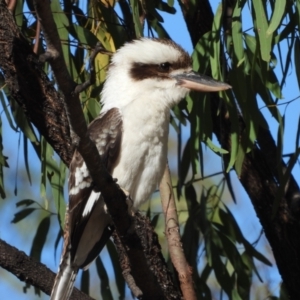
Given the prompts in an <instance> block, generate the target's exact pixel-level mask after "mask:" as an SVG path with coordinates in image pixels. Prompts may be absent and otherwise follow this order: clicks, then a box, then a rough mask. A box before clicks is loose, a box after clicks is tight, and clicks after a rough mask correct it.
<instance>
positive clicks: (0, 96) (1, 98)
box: [0, 90, 18, 132]
mask: <svg viewBox="0 0 300 300" xmlns="http://www.w3.org/2000/svg"><path fill="white" fill-rule="evenodd" d="M4 93H6V94H7V93H8V90H5V92H3V91H2V93H0V101H1V104H2V108H3V110H4V113H5V116H6V119H7V121H8V124H9V126H10V128H11V129H12V130H14V131H16V132H17V131H18V127H17V126H16V125H15V124H14V122H13V119H12V116H11V113H10V112H9V110H8V108H7V107H8V104H6V102H5V97H4V95H5V94H4Z"/></svg>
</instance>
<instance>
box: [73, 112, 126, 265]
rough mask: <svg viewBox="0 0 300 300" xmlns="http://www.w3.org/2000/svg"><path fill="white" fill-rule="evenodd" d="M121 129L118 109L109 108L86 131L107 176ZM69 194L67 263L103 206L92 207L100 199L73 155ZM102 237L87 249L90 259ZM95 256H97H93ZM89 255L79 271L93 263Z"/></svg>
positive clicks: (81, 163) (78, 158) (115, 157)
mask: <svg viewBox="0 0 300 300" xmlns="http://www.w3.org/2000/svg"><path fill="white" fill-rule="evenodd" d="M122 125H123V124H122V116H121V113H120V111H119V109H117V108H113V109H110V110H108V111H107V112H104V113H102V114H100V115H99V117H98V118H96V119H95V120H94V121H93V122H92V123H91V124H90V125H89V128H88V133H89V136H90V138H91V140H92V141H94V142H95V144H96V147H97V149H98V151H99V153H100V156H101V159H102V160H103V162H104V165H105V166H106V168H107V170H108V172H109V173H111V172H112V171H113V168H114V166H115V164H116V162H117V161H118V158H119V153H120V146H121V140H122V130H123V126H122ZM69 194H70V196H69V212H68V214H69V235H68V236H69V237H70V244H71V259H74V257H75V255H76V252H77V250H78V247H79V243H80V242H81V240H82V236H83V234H84V232H85V229H86V227H87V226H91V225H88V223H89V222H90V221H91V216H92V215H93V214H97V216H98V215H100V216H101V215H103V218H104V219H105V218H106V217H105V214H106V213H105V211H104V208H103V205H96V203H97V201H99V199H100V197H101V195H100V193H99V192H96V191H94V189H93V183H92V179H91V177H90V176H89V172H88V170H87V167H86V165H85V162H84V160H83V158H82V157H81V155H80V154H79V152H77V151H76V152H75V153H74V156H73V159H72V162H71V164H70V176H69ZM102 202H103V201H102ZM103 203H104V202H103ZM95 208H97V210H98V211H97V212H94V210H95ZM100 210H101V212H100ZM92 219H93V222H95V220H94V219H95V217H94V218H92ZM102 221H104V220H102ZM99 222H100V223H101V220H99ZM106 222H107V221H106ZM104 223H105V222H104ZM103 225H104V224H103ZM95 226H96V224H95ZM105 227H106V226H105ZM100 231H101V230H100ZM102 233H103V234H104V235H105V239H106V240H107V236H109V230H108V231H107V229H105V228H103V229H102ZM102 233H101V232H99V236H98V239H97V238H96V237H93V238H95V241H94V244H95V249H91V250H92V252H93V255H96V256H97V255H98V253H99V252H100V250H101V248H100V247H103V246H104V245H105V242H106V241H105V242H104V241H100V240H101V234H102ZM103 238H104V236H103ZM80 248H81V247H80ZM99 248H100V249H99ZM97 251H98V252H97ZM96 252H97V254H95V253H96ZM93 255H91V253H87V254H86V256H87V257H88V258H89V259H87V260H85V262H84V265H81V266H79V267H85V265H86V264H89V263H90V262H91V261H92V260H93V259H95V257H96V256H94V257H91V256H93Z"/></svg>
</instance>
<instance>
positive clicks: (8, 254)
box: [0, 239, 92, 300]
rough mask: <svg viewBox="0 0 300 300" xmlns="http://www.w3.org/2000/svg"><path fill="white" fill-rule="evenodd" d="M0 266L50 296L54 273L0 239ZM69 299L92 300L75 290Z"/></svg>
mask: <svg viewBox="0 0 300 300" xmlns="http://www.w3.org/2000/svg"><path fill="white" fill-rule="evenodd" d="M0 266H1V267H2V268H3V269H5V270H7V271H8V272H10V273H12V274H14V275H15V276H16V277H17V278H19V279H20V280H21V281H24V282H26V283H29V284H31V285H33V286H35V287H37V288H39V289H41V290H42V291H43V292H44V293H46V294H48V295H50V293H51V290H52V286H53V283H54V278H55V273H53V272H52V271H51V270H50V269H48V268H47V267H46V266H45V265H44V264H42V263H40V262H37V261H36V260H34V259H32V258H30V257H29V256H27V255H26V254H25V253H24V252H22V251H19V250H18V249H16V248H15V247H12V246H10V245H9V244H7V243H6V242H4V241H3V240H1V239H0ZM71 299H72V300H77V299H78V300H79V299H80V300H91V299H92V298H90V297H89V296H87V295H86V294H84V293H82V292H81V291H79V290H78V289H76V288H75V289H74V290H73V293H72V296H71Z"/></svg>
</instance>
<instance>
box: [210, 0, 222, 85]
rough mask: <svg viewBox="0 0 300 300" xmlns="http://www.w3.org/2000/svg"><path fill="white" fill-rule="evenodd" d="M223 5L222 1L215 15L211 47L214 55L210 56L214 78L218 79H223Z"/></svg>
mask: <svg viewBox="0 0 300 300" xmlns="http://www.w3.org/2000/svg"><path fill="white" fill-rule="evenodd" d="M222 7H223V6H222V3H220V4H219V6H218V8H217V11H216V14H215V17H214V21H213V26H212V32H211V38H212V40H211V42H212V44H211V47H212V49H213V51H212V53H213V55H212V56H211V57H210V66H211V74H212V77H213V78H215V79H218V80H221V79H222V76H221V66H220V31H221V24H222Z"/></svg>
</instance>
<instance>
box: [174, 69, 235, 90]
mask: <svg viewBox="0 0 300 300" xmlns="http://www.w3.org/2000/svg"><path fill="white" fill-rule="evenodd" d="M171 77H172V78H174V79H176V80H177V85H180V86H182V87H185V88H187V89H190V90H194V91H200V92H218V91H225V90H228V89H231V86H230V85H229V84H227V83H225V82H221V81H217V80H214V79H212V78H210V77H208V76H206V75H201V74H198V73H196V72H194V71H191V72H188V73H181V74H176V75H172V76H171Z"/></svg>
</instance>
